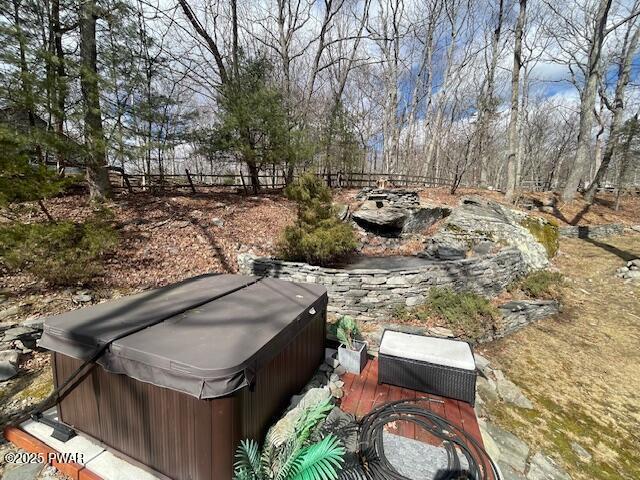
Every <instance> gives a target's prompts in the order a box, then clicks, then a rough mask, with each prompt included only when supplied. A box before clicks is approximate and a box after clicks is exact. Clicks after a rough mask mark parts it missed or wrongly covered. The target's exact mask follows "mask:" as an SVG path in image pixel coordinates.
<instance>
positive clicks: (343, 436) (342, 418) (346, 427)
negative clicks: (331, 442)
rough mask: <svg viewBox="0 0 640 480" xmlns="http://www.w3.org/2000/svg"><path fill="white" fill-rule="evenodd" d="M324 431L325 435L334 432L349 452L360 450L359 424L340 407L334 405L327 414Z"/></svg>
mask: <svg viewBox="0 0 640 480" xmlns="http://www.w3.org/2000/svg"><path fill="white" fill-rule="evenodd" d="M322 432H323V433H324V434H325V435H329V434H333V435H335V436H336V437H338V438H339V439H340V440H342V444H343V445H344V448H345V449H346V450H347V452H351V453H355V452H357V451H358V425H357V423H356V421H355V418H354V417H353V416H352V415H350V414H348V413H346V412H343V411H342V410H340V409H339V408H338V407H334V408H333V410H331V411H330V412H329V415H327V418H326V420H325V422H324V424H323V426H322Z"/></svg>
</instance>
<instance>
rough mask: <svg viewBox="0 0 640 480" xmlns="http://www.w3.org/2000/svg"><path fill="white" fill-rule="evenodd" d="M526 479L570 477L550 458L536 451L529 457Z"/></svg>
mask: <svg viewBox="0 0 640 480" xmlns="http://www.w3.org/2000/svg"><path fill="white" fill-rule="evenodd" d="M527 480H571V477H570V476H569V474H568V473H566V472H565V471H564V470H562V469H561V468H560V467H559V466H558V465H557V464H556V463H555V462H554V461H553V460H552V459H550V458H549V457H547V456H545V455H543V454H542V453H540V452H538V453H536V454H535V455H534V456H533V458H532V459H531V465H530V466H529V473H527Z"/></svg>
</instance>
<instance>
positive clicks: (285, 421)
mask: <svg viewBox="0 0 640 480" xmlns="http://www.w3.org/2000/svg"><path fill="white" fill-rule="evenodd" d="M302 411H303V409H302V407H300V406H297V407H295V408H293V409H291V410H289V411H288V412H287V414H286V415H285V416H284V417H282V418H281V419H280V420H278V421H277V422H276V423H275V425H273V426H272V427H271V428H270V429H269V432H268V433H267V437H266V439H265V442H266V443H267V444H269V445H272V446H274V447H279V446H280V445H282V444H283V443H284V442H285V441H286V440H287V438H290V437H291V436H292V435H293V434H294V432H295V427H296V422H297V421H298V420H299V419H300V416H301V415H302Z"/></svg>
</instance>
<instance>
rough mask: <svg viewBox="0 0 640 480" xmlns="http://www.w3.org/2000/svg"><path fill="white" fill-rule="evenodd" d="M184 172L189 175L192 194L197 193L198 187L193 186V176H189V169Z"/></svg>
mask: <svg viewBox="0 0 640 480" xmlns="http://www.w3.org/2000/svg"><path fill="white" fill-rule="evenodd" d="M184 171H185V173H186V174H187V180H188V181H189V186H190V187H191V192H192V193H196V187H194V186H193V181H192V180H191V175H189V169H188V168H185V169H184Z"/></svg>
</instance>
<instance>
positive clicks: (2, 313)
mask: <svg viewBox="0 0 640 480" xmlns="http://www.w3.org/2000/svg"><path fill="white" fill-rule="evenodd" d="M18 313H20V307H19V306H17V305H14V306H13V307H9V308H5V309H4V310H0V320H3V319H5V318H7V317H10V316H12V315H17V314H18Z"/></svg>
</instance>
